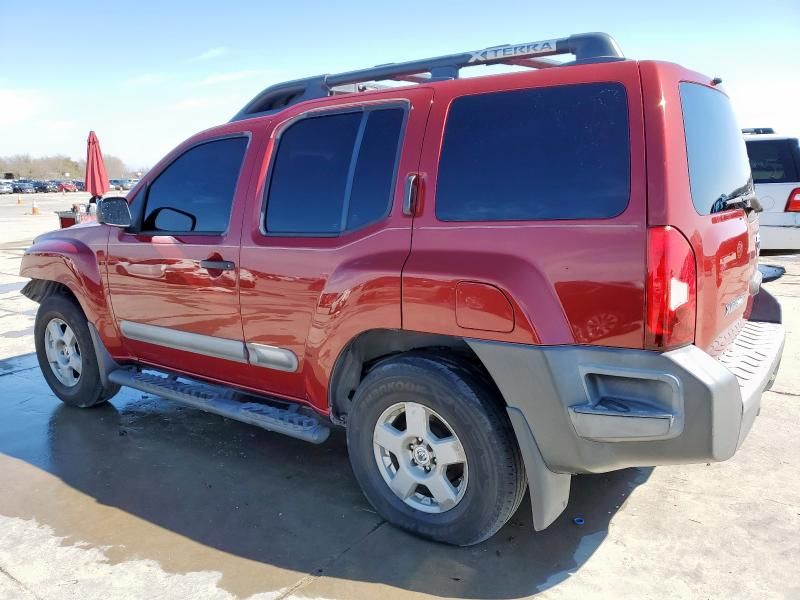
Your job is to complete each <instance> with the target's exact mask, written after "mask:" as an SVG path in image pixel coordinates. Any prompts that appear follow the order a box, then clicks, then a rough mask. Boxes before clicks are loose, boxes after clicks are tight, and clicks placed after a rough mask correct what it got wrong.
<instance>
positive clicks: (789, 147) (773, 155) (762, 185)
mask: <svg viewBox="0 0 800 600" xmlns="http://www.w3.org/2000/svg"><path fill="white" fill-rule="evenodd" d="M743 131H744V133H745V142H746V144H747V154H748V155H749V157H750V168H751V169H752V171H753V181H754V182H755V189H756V196H758V200H759V202H760V203H761V205H762V206H763V208H764V212H763V213H762V214H761V216H760V218H759V220H760V222H761V229H760V234H761V248H763V249H765V250H800V146H798V141H797V138H796V137H791V136H786V135H777V134H774V133H772V130H771V129H767V128H754V129H745V130H743ZM767 131H768V132H767Z"/></svg>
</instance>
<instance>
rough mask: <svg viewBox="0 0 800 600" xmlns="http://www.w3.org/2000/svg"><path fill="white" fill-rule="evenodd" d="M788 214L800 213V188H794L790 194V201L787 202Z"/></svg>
mask: <svg viewBox="0 0 800 600" xmlns="http://www.w3.org/2000/svg"><path fill="white" fill-rule="evenodd" d="M786 212H800V188H794V189H793V190H792V191H791V192H789V199H788V200H786Z"/></svg>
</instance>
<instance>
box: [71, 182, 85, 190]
mask: <svg viewBox="0 0 800 600" xmlns="http://www.w3.org/2000/svg"><path fill="white" fill-rule="evenodd" d="M72 183H73V184H74V185H75V188H76V189H77V190H78V191H79V192H85V191H86V184H85V183H84V182H83V181H81V180H80V179H75V180H73V181H72Z"/></svg>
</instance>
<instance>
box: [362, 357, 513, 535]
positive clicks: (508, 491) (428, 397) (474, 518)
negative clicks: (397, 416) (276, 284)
mask: <svg viewBox="0 0 800 600" xmlns="http://www.w3.org/2000/svg"><path fill="white" fill-rule="evenodd" d="M496 394H497V392H496V391H495V390H494V389H493V388H492V386H490V385H488V384H487V383H486V382H484V381H483V380H482V379H481V378H480V377H479V376H477V375H476V374H475V373H473V372H472V371H471V370H469V369H467V368H464V367H462V366H460V365H459V364H458V363H451V362H449V361H445V360H441V359H436V358H432V357H428V356H425V355H413V354H411V355H404V356H400V357H396V358H392V359H389V360H387V361H385V362H382V363H380V364H379V365H378V366H376V367H375V368H373V369H372V371H370V373H369V374H368V375H367V376H366V377H365V378H364V380H363V381H362V382H361V384H360V385H359V387H358V389H357V390H356V393H355V396H354V397H353V403H352V407H351V410H349V411H348V412H349V415H348V426H347V445H348V450H349V455H350V463H351V465H352V467H353V472H354V473H355V476H356V479H357V480H358V482H359V484H360V485H361V489H362V490H363V492H364V495H365V496H366V497H367V500H368V501H369V502H370V504H372V506H373V507H374V508H375V510H376V511H377V512H378V514H380V515H381V516H383V517H384V518H385V519H386V520H387V521H389V522H390V523H392V524H394V525H396V526H398V527H401V528H403V529H406V530H407V531H410V532H412V533H414V534H416V535H418V536H421V537H424V538H427V539H431V540H435V541H439V542H446V543H448V544H454V545H458V546H469V545H472V544H477V543H479V542H482V541H483V540H485V539H487V538H489V537H491V536H492V535H494V534H495V533H496V532H497V531H498V530H499V529H500V528H501V527H502V526H503V525H504V524H505V523H506V521H508V519H510V518H511V517H512V515H513V514H514V512H515V511H516V510H517V508H518V507H519V504H520V502H521V501H522V498H523V496H524V494H525V489H526V486H527V481H526V477H525V469H524V467H523V463H522V456H521V454H520V451H519V447H518V446H517V442H516V439H515V436H514V432H513V429H512V427H511V423H510V421H509V419H508V415H507V413H506V411H505V410H504V408H503V406H502V401H498V398H497V397H496ZM406 401H413V402H415V403H418V404H422V405H424V406H425V407H427V408H429V409H431V410H433V411H435V412H436V413H438V415H441V417H443V419H444V420H445V421H446V422H447V423H448V424H449V426H450V427H451V429H452V430H453V433H455V435H456V436H457V437H458V439H459V440H460V441H461V444H462V446H463V448H464V452H465V454H466V460H467V464H468V470H469V477H468V479H467V485H466V488H465V491H464V493H463V497H461V499H460V500H459V501H458V502H457V504H456V505H455V506H453V507H452V508H450V509H449V510H446V511H444V512H439V513H436V514H431V513H428V512H425V511H423V510H418V509H415V508H414V507H413V506H409V505H408V504H407V503H406V502H405V501H404V500H402V499H401V498H400V497H398V496H397V495H395V493H394V492H393V491H392V490H391V488H390V487H389V485H388V484H387V482H386V481H385V480H384V477H383V475H382V474H381V471H380V467H379V466H378V463H377V461H376V457H375V453H374V449H373V448H374V445H373V432H374V429H375V425H376V423H377V422H378V420H379V418H380V417H381V415H382V414H383V413H384V411H386V410H387V409H389V408H390V407H392V406H393V405H394V404H397V403H399V402H406Z"/></svg>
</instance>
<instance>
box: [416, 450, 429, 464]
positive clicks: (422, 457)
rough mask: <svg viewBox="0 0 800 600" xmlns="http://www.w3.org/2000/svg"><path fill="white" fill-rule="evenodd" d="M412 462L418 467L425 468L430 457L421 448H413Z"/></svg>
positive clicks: (426, 451)
mask: <svg viewBox="0 0 800 600" xmlns="http://www.w3.org/2000/svg"><path fill="white" fill-rule="evenodd" d="M414 460H415V461H417V464H418V465H421V466H423V467H427V466H428V465H429V464H430V462H431V455H430V453H429V452H428V449H427V448H425V447H423V446H417V447H416V448H414Z"/></svg>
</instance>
